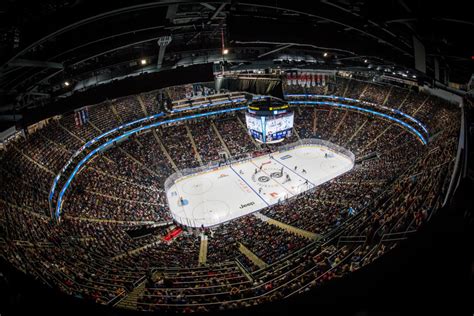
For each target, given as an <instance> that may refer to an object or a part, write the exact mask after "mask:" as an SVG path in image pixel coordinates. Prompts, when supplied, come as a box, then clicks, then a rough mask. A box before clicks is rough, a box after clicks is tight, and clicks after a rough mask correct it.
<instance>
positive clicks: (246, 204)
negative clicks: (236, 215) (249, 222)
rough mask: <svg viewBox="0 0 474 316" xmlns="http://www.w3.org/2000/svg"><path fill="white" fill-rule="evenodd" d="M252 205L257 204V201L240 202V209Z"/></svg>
mask: <svg viewBox="0 0 474 316" xmlns="http://www.w3.org/2000/svg"><path fill="white" fill-rule="evenodd" d="M252 205H255V202H249V203H245V204H240V207H239V208H240V209H242V208H246V207H248V206H252Z"/></svg>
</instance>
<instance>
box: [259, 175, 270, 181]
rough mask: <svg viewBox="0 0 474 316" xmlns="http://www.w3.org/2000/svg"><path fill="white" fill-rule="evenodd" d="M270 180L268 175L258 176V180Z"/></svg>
mask: <svg viewBox="0 0 474 316" xmlns="http://www.w3.org/2000/svg"><path fill="white" fill-rule="evenodd" d="M268 181H270V178H269V177H267V176H261V177H258V182H268Z"/></svg>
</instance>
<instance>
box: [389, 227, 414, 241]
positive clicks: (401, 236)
mask: <svg viewBox="0 0 474 316" xmlns="http://www.w3.org/2000/svg"><path fill="white" fill-rule="evenodd" d="M415 232H416V230H407V231H404V232H397V233H389V234H384V235H383V236H382V238H381V239H380V242H381V243H382V242H393V241H402V240H405V239H407V238H408V237H409V236H410V235H412V234H414V233H415Z"/></svg>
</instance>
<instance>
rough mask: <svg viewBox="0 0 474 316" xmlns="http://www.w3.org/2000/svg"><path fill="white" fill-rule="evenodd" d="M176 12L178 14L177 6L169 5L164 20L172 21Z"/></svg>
mask: <svg viewBox="0 0 474 316" xmlns="http://www.w3.org/2000/svg"><path fill="white" fill-rule="evenodd" d="M176 12H178V4H171V5H169V6H168V9H167V10H166V19H167V20H173V19H174V17H175V16H176Z"/></svg>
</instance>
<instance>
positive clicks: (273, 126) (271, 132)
mask: <svg viewBox="0 0 474 316" xmlns="http://www.w3.org/2000/svg"><path fill="white" fill-rule="evenodd" d="M245 119H246V122H247V128H248V130H249V133H250V135H252V137H253V138H255V139H256V140H257V141H260V142H263V143H276V142H280V141H282V140H283V139H285V138H286V137H289V136H291V131H292V129H293V121H294V114H293V113H287V114H284V115H279V116H256V115H252V114H249V113H246V114H245Z"/></svg>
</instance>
